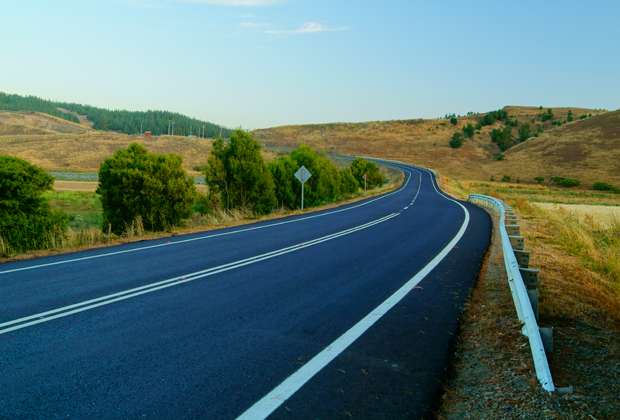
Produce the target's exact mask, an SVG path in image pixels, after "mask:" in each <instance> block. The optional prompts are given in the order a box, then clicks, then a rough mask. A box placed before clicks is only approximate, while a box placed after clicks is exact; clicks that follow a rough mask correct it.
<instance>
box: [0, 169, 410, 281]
mask: <svg viewBox="0 0 620 420" xmlns="http://www.w3.org/2000/svg"><path fill="white" fill-rule="evenodd" d="M399 169H400V168H399ZM401 170H402V171H403V172H406V173H407V174H409V177H407V179H406V181H405V183H404V184H403V185H401V186H400V187H399V188H398V189H397V190H395V191H393V192H391V193H388V194H385V195H382V196H379V197H377V198H374V199H372V200H368V201H364V202H363V203H361V204H358V205H356V206H351V207H347V208H345V209H340V210H334V211H331V212H328V213H321V214H317V215H313V216H308V217H304V218H297V219H295V220H287V221H284V222H278V223H272V224H269V225H264V226H259V227H253V228H246V229H239V230H235V231H232V232H225V233H217V234H213V235H206V236H200V237H198V238H191V239H184V240H181V241H176V242H171V241H168V242H166V243H162V244H157V245H149V246H144V247H140V248H132V249H126V250H123V251H116V252H108V253H105V254H98V255H91V256H88V257H82V258H74V259H70V260H63V261H56V262H53V263H47V264H39V265H32V266H28V267H21V268H14V269H12V270H6V271H0V275H2V274H7V273H14V272H17V271H25V270H33V269H37V268H42V267H50V266H54V265H60V264H70V263H74V262H79V261H86V260H92V259H96V258H103V257H110V256H114V255H120V254H126V253H129V252H138V251H144V250H147V249H153V248H160V247H163V246H169V245H177V244H183V243H187V242H194V241H201V240H205V239H211V238H216V237H219V236H228V235H234V234H237V233H244V232H249V231H252V230H255V231H256V230H258V229H267V228H271V227H275V226H281V225H286V224H289V223H297V222H303V221H306V220H310V219H315V218H318V217H324V216H330V215H332V214H336V213H341V212H344V211H349V210H353V209H356V208H359V207H362V206H366V205H368V204H371V203H374V202H375V201H378V200H382V199H384V198H387V197H390V196H392V195H394V194H398V193H400V192H402V191H404V189H405V187H406V186H407V185H408V184H409V180H410V179H411V172H409V171H407V170H405V169H401ZM416 172H417V171H416ZM419 188H420V186H419V185H418V192H417V193H419V192H420V190H419ZM416 197H417V194H416Z"/></svg>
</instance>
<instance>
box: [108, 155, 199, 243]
mask: <svg viewBox="0 0 620 420" xmlns="http://www.w3.org/2000/svg"><path fill="white" fill-rule="evenodd" d="M182 164H183V157H182V156H180V155H175V154H168V155H160V154H155V153H150V152H149V151H148V150H147V149H146V148H145V147H143V146H141V145H140V144H138V143H132V144H131V145H130V146H129V147H128V148H127V149H118V150H117V151H116V152H114V155H113V156H112V157H111V158H107V159H105V160H104V161H103V163H102V164H101V165H100V167H99V186H98V187H97V190H96V192H97V194H99V195H100V196H101V206H102V208H103V226H102V228H103V230H104V231H106V230H107V228H108V223H111V224H112V231H113V232H114V233H116V234H122V233H123V232H124V231H125V229H126V228H127V227H128V226H129V225H131V224H132V222H133V221H134V220H135V219H136V217H138V216H139V217H140V218H141V219H142V223H143V225H144V227H145V228H146V229H148V230H153V231H161V230H165V229H169V228H170V227H172V226H177V225H179V224H180V223H181V222H182V221H183V219H186V218H188V217H190V216H191V210H190V208H191V205H192V204H193V202H194V198H195V196H196V187H195V186H194V178H193V177H188V176H187V173H186V172H185V170H184V169H183V167H182Z"/></svg>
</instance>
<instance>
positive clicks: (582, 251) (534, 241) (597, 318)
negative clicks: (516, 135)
mask: <svg viewBox="0 0 620 420" xmlns="http://www.w3.org/2000/svg"><path fill="white" fill-rule="evenodd" d="M446 190H447V191H448V192H449V193H450V194H452V195H454V196H456V197H458V198H461V199H465V198H466V197H467V196H468V195H469V194H470V193H477V194H485V195H489V196H493V197H496V198H499V199H501V200H504V201H506V202H507V203H508V204H510V205H511V206H513V208H515V210H516V211H517V214H518V217H519V219H520V220H519V224H520V225H521V235H523V236H524V237H525V238H526V241H525V246H526V249H527V250H530V251H532V254H531V259H530V267H531V268H538V269H540V270H541V272H540V275H539V278H540V281H539V291H540V299H541V305H540V308H541V309H540V310H541V316H542V317H546V318H547V319H554V318H559V319H569V320H575V321H582V322H586V323H590V324H600V325H604V326H606V327H611V328H615V329H620V218H612V219H607V217H609V216H607V214H606V213H605V210H609V209H618V207H610V206H601V205H599V206H593V205H590V206H588V208H591V209H595V210H600V212H601V213H599V214H600V216H601V217H603V218H602V221H605V222H607V223H608V224H607V226H606V228H607V230H605V226H603V225H602V224H600V223H599V222H598V221H597V220H599V219H597V218H595V216H593V215H592V214H585V215H584V216H583V217H579V216H577V214H576V213H574V212H569V211H567V210H565V209H563V208H561V207H559V208H557V209H556V208H552V209H550V210H546V209H544V208H543V207H544V206H545V204H543V205H542V206H540V205H539V203H533V202H532V201H531V200H532V198H535V199H536V200H541V201H542V200H545V199H558V198H565V197H563V195H564V194H568V195H573V194H574V195H577V196H578V197H579V195H580V194H582V195H584V194H585V193H583V192H582V193H580V192H575V191H571V190H561V189H555V188H548V187H545V186H539V185H535V186H524V185H520V184H505V183H501V182H498V183H487V182H477V181H462V182H454V183H450V185H449V186H447V187H446ZM581 199H582V200H583V201H586V202H590V203H597V202H598V203H601V202H607V203H609V202H616V203H617V202H619V201H620V197H619V196H618V194H611V193H601V194H589V195H588V196H586V197H581ZM550 205H551V206H553V205H554V204H550ZM591 213H593V212H591Z"/></svg>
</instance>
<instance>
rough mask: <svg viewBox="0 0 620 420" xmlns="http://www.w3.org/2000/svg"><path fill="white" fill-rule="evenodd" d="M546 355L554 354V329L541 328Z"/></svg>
mask: <svg viewBox="0 0 620 420" xmlns="http://www.w3.org/2000/svg"><path fill="white" fill-rule="evenodd" d="M539 330H540V338H542V342H543V347H544V348H545V353H552V352H553V327H549V328H539Z"/></svg>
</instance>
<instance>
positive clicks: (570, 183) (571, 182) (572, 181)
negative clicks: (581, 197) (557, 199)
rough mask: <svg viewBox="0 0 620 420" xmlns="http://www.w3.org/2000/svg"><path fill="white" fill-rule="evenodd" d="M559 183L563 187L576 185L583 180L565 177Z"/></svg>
mask: <svg viewBox="0 0 620 420" xmlns="http://www.w3.org/2000/svg"><path fill="white" fill-rule="evenodd" d="M559 184H560V185H561V186H563V187H576V186H578V185H579V184H581V181H579V180H578V179H571V178H564V179H563V180H561V181H560V182H559Z"/></svg>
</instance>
